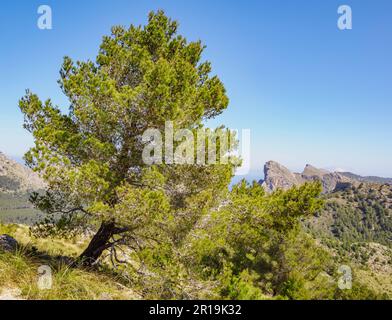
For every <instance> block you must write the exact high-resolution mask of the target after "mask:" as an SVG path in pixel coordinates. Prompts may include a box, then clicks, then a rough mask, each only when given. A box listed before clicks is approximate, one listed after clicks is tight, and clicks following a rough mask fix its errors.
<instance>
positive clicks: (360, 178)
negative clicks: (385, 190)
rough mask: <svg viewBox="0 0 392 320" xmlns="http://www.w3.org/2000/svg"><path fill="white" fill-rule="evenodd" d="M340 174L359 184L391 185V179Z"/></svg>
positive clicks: (347, 173)
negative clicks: (359, 182)
mask: <svg viewBox="0 0 392 320" xmlns="http://www.w3.org/2000/svg"><path fill="white" fill-rule="evenodd" d="M340 174H342V175H344V176H346V177H348V178H350V179H354V180H358V181H361V182H370V183H381V184H391V185H392V178H381V177H375V176H365V177H363V176H360V175H357V174H355V173H351V172H340Z"/></svg>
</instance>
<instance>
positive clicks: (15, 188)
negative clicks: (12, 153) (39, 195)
mask: <svg viewBox="0 0 392 320" xmlns="http://www.w3.org/2000/svg"><path fill="white" fill-rule="evenodd" d="M44 188H45V184H44V182H43V181H42V180H41V179H40V177H39V176H38V175H37V174H35V173H34V172H33V171H31V170H30V169H28V168H26V167H24V166H23V165H21V164H19V163H17V162H15V161H13V160H11V159H9V158H8V157H6V156H5V155H4V154H3V153H1V152H0V223H1V222H2V223H21V224H28V225H31V224H34V223H35V222H36V221H38V220H39V219H40V217H41V215H42V214H41V213H40V212H39V211H37V210H35V209H34V208H33V206H32V204H31V203H30V201H29V194H30V192H31V191H39V190H41V189H44Z"/></svg>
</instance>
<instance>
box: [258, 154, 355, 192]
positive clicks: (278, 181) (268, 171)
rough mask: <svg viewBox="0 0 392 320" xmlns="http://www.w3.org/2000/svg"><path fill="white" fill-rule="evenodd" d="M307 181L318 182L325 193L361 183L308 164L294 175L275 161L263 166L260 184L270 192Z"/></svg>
mask: <svg viewBox="0 0 392 320" xmlns="http://www.w3.org/2000/svg"><path fill="white" fill-rule="evenodd" d="M307 181H320V182H321V183H322V185H323V190H324V192H325V193H329V192H333V191H335V190H338V189H340V188H345V187H347V186H352V185H354V186H356V185H358V184H359V183H360V182H361V181H360V180H359V179H354V178H351V177H349V176H347V175H344V174H342V173H339V172H329V171H327V170H324V169H318V168H315V167H313V166H311V165H309V164H308V165H306V167H305V169H304V170H303V172H302V173H294V172H291V171H290V170H289V169H287V168H286V167H284V166H282V165H281V164H279V163H277V162H275V161H268V162H267V163H266V164H265V165H264V180H261V181H260V183H261V184H262V185H263V186H264V188H265V189H266V190H267V191H268V192H272V191H274V190H277V189H283V190H287V189H289V188H291V187H292V186H295V185H301V184H303V183H305V182H307Z"/></svg>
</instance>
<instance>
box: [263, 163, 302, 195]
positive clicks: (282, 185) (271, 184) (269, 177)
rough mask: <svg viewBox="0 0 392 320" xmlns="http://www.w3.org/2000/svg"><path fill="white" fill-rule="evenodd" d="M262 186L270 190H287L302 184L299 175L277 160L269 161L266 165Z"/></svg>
mask: <svg viewBox="0 0 392 320" xmlns="http://www.w3.org/2000/svg"><path fill="white" fill-rule="evenodd" d="M260 183H261V184H262V186H263V187H264V188H265V189H266V190H267V191H269V192H271V191H275V190H276V189H283V190H287V189H290V188H291V187H293V186H295V185H298V184H300V181H299V179H298V176H297V175H296V174H294V173H292V172H291V171H290V170H289V169H287V168H286V167H284V166H282V165H281V164H279V163H277V162H275V161H268V162H267V163H266V164H265V165H264V181H260Z"/></svg>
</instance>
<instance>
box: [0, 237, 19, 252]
mask: <svg viewBox="0 0 392 320" xmlns="http://www.w3.org/2000/svg"><path fill="white" fill-rule="evenodd" d="M17 248H18V242H17V241H16V240H15V239H14V238H12V237H11V236H9V235H7V234H2V235H0V251H7V252H15V251H16V249H17Z"/></svg>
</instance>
